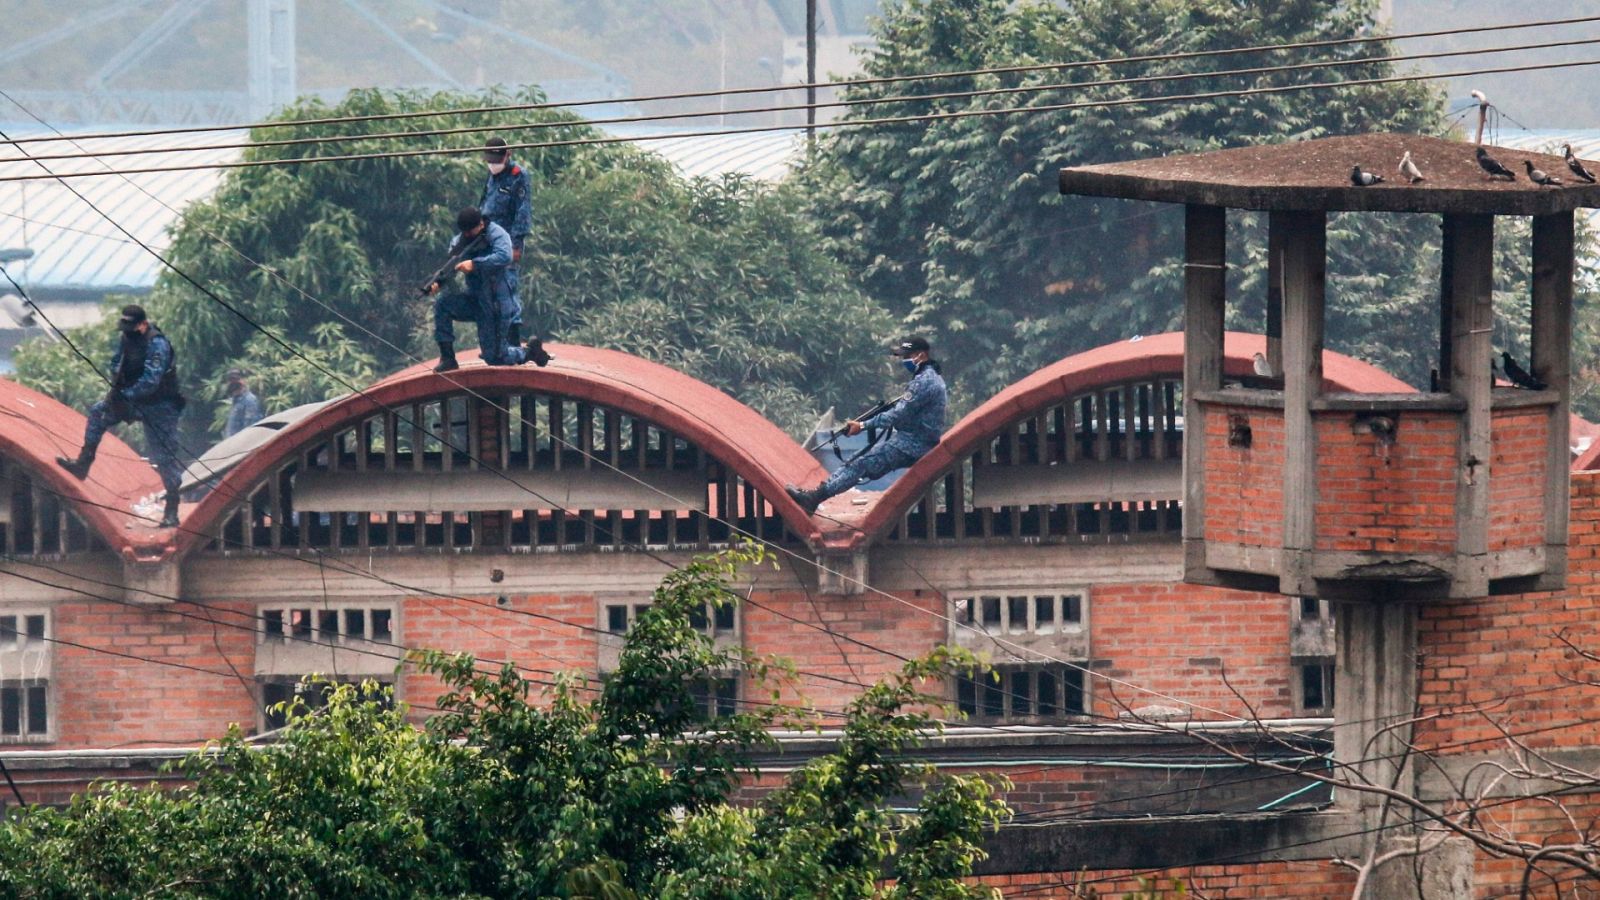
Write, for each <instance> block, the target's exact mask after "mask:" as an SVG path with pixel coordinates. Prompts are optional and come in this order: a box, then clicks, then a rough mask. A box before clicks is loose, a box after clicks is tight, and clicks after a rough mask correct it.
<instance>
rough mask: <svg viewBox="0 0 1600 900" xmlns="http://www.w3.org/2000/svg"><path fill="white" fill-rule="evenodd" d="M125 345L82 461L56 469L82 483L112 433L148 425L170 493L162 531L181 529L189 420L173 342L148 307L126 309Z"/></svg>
mask: <svg viewBox="0 0 1600 900" xmlns="http://www.w3.org/2000/svg"><path fill="white" fill-rule="evenodd" d="M117 328H118V330H120V331H121V332H122V343H121V344H120V345H119V346H118V347H117V353H116V355H115V356H113V357H112V358H111V390H110V392H108V393H107V394H106V398H105V399H104V400H101V401H100V402H99V403H96V404H95V405H94V406H91V407H89V424H88V425H86V426H85V427H84V429H83V449H82V450H80V451H78V458H77V459H67V458H66V457H64V456H60V457H56V464H57V465H59V466H60V467H61V468H63V469H66V470H67V471H68V472H71V473H72V475H73V477H75V478H77V479H78V480H79V481H82V480H83V479H85V478H87V477H88V476H89V467H90V466H92V465H94V456H95V452H96V451H97V450H99V449H100V439H101V438H102V437H104V436H105V433H106V429H107V428H109V427H111V426H112V425H117V424H120V423H122V422H143V423H144V437H145V444H146V445H147V446H148V449H149V453H150V463H151V464H152V465H154V466H155V467H156V471H157V472H159V473H160V474H161V484H162V485H163V486H164V487H166V489H167V497H166V500H167V506H166V511H165V514H164V515H162V517H161V527H163V528H173V527H176V526H177V524H178V486H179V484H181V483H182V481H183V465H182V463H181V462H180V461H179V460H180V456H179V450H180V445H179V443H178V417H179V416H181V415H182V414H183V407H184V399H183V394H182V393H180V392H179V391H178V365H177V360H176V358H175V357H174V356H173V353H172V342H171V341H169V340H167V336H166V335H164V334H162V333H161V329H159V328H157V327H155V326H154V325H152V324H150V320H149V318H147V317H146V316H145V312H144V307H142V306H136V305H129V306H124V307H123V308H122V318H120V319H118V320H117Z"/></svg>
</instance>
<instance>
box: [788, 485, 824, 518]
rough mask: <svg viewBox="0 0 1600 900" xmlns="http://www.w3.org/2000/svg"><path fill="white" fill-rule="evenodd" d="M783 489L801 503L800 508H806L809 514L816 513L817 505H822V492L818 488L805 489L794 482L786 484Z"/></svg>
mask: <svg viewBox="0 0 1600 900" xmlns="http://www.w3.org/2000/svg"><path fill="white" fill-rule="evenodd" d="M783 489H784V491H785V492H786V493H787V494H788V495H789V496H790V497H792V498H793V499H794V502H796V503H798V504H800V508H801V509H803V510H805V511H806V515H808V516H809V515H811V514H812V513H815V512H816V511H817V507H819V506H821V505H822V497H821V496H820V494H821V492H820V491H818V490H815V489H813V490H809V491H803V490H801V489H799V488H797V487H795V486H794V485H792V484H786V485H784V486H783Z"/></svg>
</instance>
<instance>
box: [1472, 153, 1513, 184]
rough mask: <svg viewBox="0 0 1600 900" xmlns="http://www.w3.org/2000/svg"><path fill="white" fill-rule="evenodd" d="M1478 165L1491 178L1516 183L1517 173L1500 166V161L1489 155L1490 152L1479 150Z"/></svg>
mask: <svg viewBox="0 0 1600 900" xmlns="http://www.w3.org/2000/svg"><path fill="white" fill-rule="evenodd" d="M1478 165H1479V166H1480V167H1481V168H1482V169H1483V170H1484V171H1485V172H1488V173H1489V177H1490V178H1504V179H1505V180H1506V181H1516V180H1517V173H1515V172H1513V171H1511V170H1510V169H1508V168H1506V167H1505V166H1502V165H1500V160H1498V159H1495V158H1494V157H1492V156H1490V155H1489V151H1487V150H1485V149H1483V148H1482V147H1479V148H1478Z"/></svg>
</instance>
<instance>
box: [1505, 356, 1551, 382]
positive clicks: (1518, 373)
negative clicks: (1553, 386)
mask: <svg viewBox="0 0 1600 900" xmlns="http://www.w3.org/2000/svg"><path fill="white" fill-rule="evenodd" d="M1500 359H1501V361H1502V362H1503V363H1504V366H1505V370H1506V378H1507V379H1508V380H1510V382H1511V383H1512V384H1514V385H1516V386H1517V387H1519V388H1524V389H1526V390H1530V391H1542V390H1544V389H1545V388H1547V387H1549V386H1550V385H1548V384H1545V383H1544V382H1542V381H1540V380H1539V379H1538V378H1535V377H1534V375H1533V373H1532V372H1529V371H1528V370H1527V369H1524V368H1523V367H1522V365H1521V363H1518V362H1517V361H1516V360H1515V359H1512V358H1511V354H1509V353H1501V354H1500Z"/></svg>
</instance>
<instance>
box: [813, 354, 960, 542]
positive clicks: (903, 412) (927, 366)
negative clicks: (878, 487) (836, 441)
mask: <svg viewBox="0 0 1600 900" xmlns="http://www.w3.org/2000/svg"><path fill="white" fill-rule="evenodd" d="M889 352H890V354H891V355H894V356H898V357H899V358H900V364H901V365H902V366H904V367H905V370H906V371H907V372H909V373H911V383H910V384H909V385H907V386H906V392H905V393H904V394H902V395H901V396H900V399H898V400H896V401H895V402H894V405H892V406H890V407H889V408H888V409H886V410H884V411H883V412H880V413H878V414H877V415H874V416H870V417H868V418H867V419H865V420H864V421H860V422H858V421H856V420H855V419H851V420H850V421H848V422H846V423H845V426H844V430H845V433H846V434H851V435H854V434H860V433H861V432H862V431H863V430H865V429H868V428H875V429H879V430H883V429H891V431H890V434H889V436H888V437H887V438H885V439H884V440H883V441H882V442H881V443H879V444H877V445H875V446H873V447H872V448H870V449H868V450H867V451H866V452H865V453H862V454H861V455H860V456H857V457H856V458H854V459H852V460H850V461H849V462H847V463H845V464H844V465H842V466H840V467H839V469H838V470H837V471H835V472H834V473H833V474H832V475H830V476H828V479H827V480H826V481H824V482H823V483H822V484H820V485H818V486H817V487H815V488H812V489H811V490H808V491H806V490H801V489H799V488H797V487H795V486H794V485H785V486H784V490H786V491H788V492H789V496H790V497H793V498H794V501H795V502H796V503H798V504H800V506H801V507H802V508H804V509H805V511H806V513H807V514H808V515H809V514H811V513H814V512H816V511H817V507H818V506H820V505H821V504H822V501H824V500H826V499H828V498H829V497H832V496H834V495H836V494H842V493H844V492H845V491H848V490H849V489H851V488H853V487H855V486H856V485H858V484H860V483H862V482H864V481H872V480H874V479H877V478H882V477H883V476H885V475H887V474H889V473H890V472H893V471H894V470H895V469H904V468H905V467H907V466H909V465H911V464H912V463H914V462H916V461H917V460H919V459H921V458H922V457H923V456H924V455H925V454H926V453H927V452H928V451H929V450H932V449H933V448H934V447H935V446H937V445H938V443H939V437H940V436H941V435H942V434H944V411H945V405H946V403H947V402H948V399H949V396H948V391H947V390H946V388H945V384H944V377H943V376H942V375H940V374H939V363H938V362H936V361H934V360H933V359H932V358H931V357H930V356H929V353H930V352H931V348H930V347H929V346H928V341H927V339H925V338H920V337H908V338H906V339H905V340H903V341H901V342H900V343H899V344H897V345H895V347H894V348H892V349H891V350H890V351H889Z"/></svg>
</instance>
